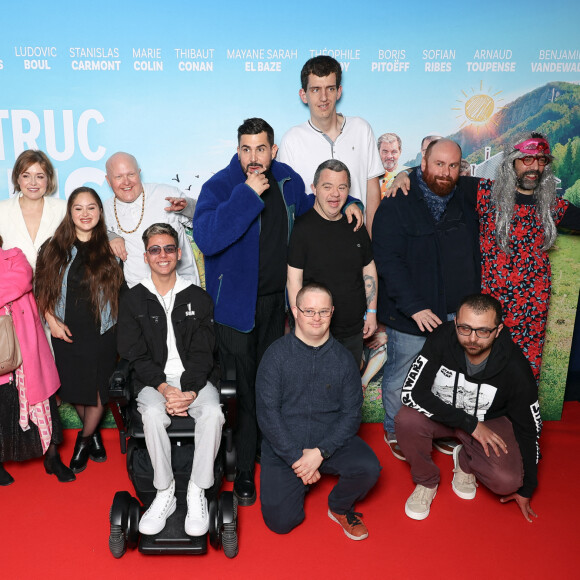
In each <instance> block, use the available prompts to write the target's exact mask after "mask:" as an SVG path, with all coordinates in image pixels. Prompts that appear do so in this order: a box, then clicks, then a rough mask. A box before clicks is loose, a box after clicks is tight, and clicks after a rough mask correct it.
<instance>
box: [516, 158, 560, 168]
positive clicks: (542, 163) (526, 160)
mask: <svg viewBox="0 0 580 580" xmlns="http://www.w3.org/2000/svg"><path fill="white" fill-rule="evenodd" d="M520 161H521V162H522V163H523V164H524V165H525V166H526V167H529V166H530V165H531V164H532V163H533V162H534V161H537V162H538V165H539V166H540V167H544V166H545V165H548V164H549V163H550V162H551V161H552V160H551V159H550V158H549V157H546V156H545V155H537V156H536V155H526V156H525V157H520Z"/></svg>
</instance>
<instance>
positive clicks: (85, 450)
mask: <svg viewBox="0 0 580 580" xmlns="http://www.w3.org/2000/svg"><path fill="white" fill-rule="evenodd" d="M90 445H91V437H83V432H82V431H79V432H78V435H77V440H76V443H75V449H74V451H73V456H72V459H71V460H70V468H71V469H72V470H73V473H80V472H81V471H84V469H85V468H86V466H87V463H88V462H89V448H90Z"/></svg>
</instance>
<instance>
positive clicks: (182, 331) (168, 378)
mask: <svg viewBox="0 0 580 580" xmlns="http://www.w3.org/2000/svg"><path fill="white" fill-rule="evenodd" d="M143 242H144V244H145V254H144V259H145V262H146V263H147V264H148V265H149V269H150V275H149V276H147V277H146V278H144V279H143V280H141V282H140V283H139V284H137V285H136V286H134V287H133V288H131V289H130V290H128V291H126V292H125V293H123V295H122V297H121V301H120V305H119V324H118V326H117V328H118V330H117V337H118V338H117V340H118V349H119V354H120V356H121V357H122V358H125V359H127V360H128V361H129V362H130V363H131V365H132V368H133V388H134V390H135V396H136V397H137V407H138V410H139V412H140V413H141V416H142V421H143V431H144V434H145V444H146V446H147V451H148V452H149V456H150V458H151V463H152V465H153V473H154V478H153V485H154V486H155V489H156V490H157V494H156V496H155V500H154V501H153V503H152V504H151V506H150V507H149V509H148V510H147V511H146V512H145V514H144V515H143V517H142V518H141V521H140V522H139V531H140V532H141V533H142V534H147V535H154V534H158V533H159V532H160V531H161V530H162V529H163V528H164V527H165V523H166V521H167V518H168V517H169V516H170V515H171V514H172V513H173V512H174V511H175V508H176V497H175V479H174V475H173V470H172V466H171V447H170V442H169V436H168V434H167V431H166V430H167V428H168V427H169V425H170V424H171V418H170V416H174V415H175V416H187V415H188V414H189V415H190V416H191V417H193V419H195V450H196V451H195V455H194V457H193V468H192V471H191V478H190V481H189V485H188V488H187V516H186V518H185V532H186V533H187V534H188V535H190V536H201V535H203V534H205V533H206V532H207V531H208V527H209V514H208V508H207V500H206V497H205V490H206V489H208V488H209V487H211V486H212V484H213V482H214V461H215V458H216V455H217V453H218V450H219V446H220V441H221V431H222V425H223V423H224V416H223V413H222V410H221V407H220V398H219V393H218V390H217V389H216V387H215V385H217V381H218V378H219V377H218V375H219V369H218V366H217V364H216V357H215V356H214V355H215V348H216V344H215V334H214V325H213V303H212V300H211V298H210V296H209V294H207V293H206V292H205V291H204V290H202V289H201V288H199V287H198V286H195V285H194V284H193V283H191V282H188V281H187V280H185V279H184V278H182V277H181V276H179V275H178V274H177V272H176V269H177V263H178V261H179V260H180V258H181V250H180V249H179V242H178V234H177V232H176V231H175V229H174V228H173V227H172V226H170V225H168V224H163V223H157V224H153V225H152V226H150V227H149V228H147V230H145V232H144V233H143ZM169 321H170V322H171V323H169Z"/></svg>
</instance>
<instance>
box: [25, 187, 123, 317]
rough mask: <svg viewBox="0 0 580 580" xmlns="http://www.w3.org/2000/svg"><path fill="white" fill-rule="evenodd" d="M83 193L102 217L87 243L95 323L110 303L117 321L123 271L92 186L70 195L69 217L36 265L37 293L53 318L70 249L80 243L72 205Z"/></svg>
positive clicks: (86, 277)
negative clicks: (114, 251)
mask: <svg viewBox="0 0 580 580" xmlns="http://www.w3.org/2000/svg"><path fill="white" fill-rule="evenodd" d="M81 193H89V194H90V195H91V196H92V197H93V198H94V200H95V202H96V203H97V205H98V206H99V209H100V210H101V217H100V219H99V221H98V223H97V225H96V226H95V227H94V228H93V230H92V232H91V237H90V239H89V241H88V242H86V249H87V263H86V268H85V274H84V278H83V283H84V284H86V286H87V287H88V288H89V293H90V297H91V306H92V310H93V313H94V315H95V320H96V321H99V320H100V312H101V309H102V308H103V307H104V306H105V305H106V304H107V303H109V304H110V307H111V315H112V316H113V318H116V317H117V312H118V306H119V289H120V288H121V284H122V283H123V272H122V270H121V267H120V266H119V264H118V262H117V260H116V258H115V256H114V255H113V252H112V251H111V249H110V247H109V240H108V237H107V229H106V227H105V219H104V216H103V203H102V201H101V198H100V197H99V196H98V194H97V192H96V191H95V190H94V189H92V188H91V187H78V188H77V189H75V190H74V191H73V192H72V193H71V195H70V197H69V198H68V203H67V206H66V216H65V217H64V219H63V220H62V222H61V224H60V225H59V226H58V228H57V229H56V231H55V232H54V236H53V237H52V238H51V239H50V240H49V241H48V242H45V243H44V245H43V246H42V248H41V249H40V253H39V255H38V261H37V263H36V276H35V288H34V294H35V296H36V301H37V303H38V308H39V310H40V312H41V313H42V314H44V313H45V312H49V313H50V314H53V315H54V309H55V306H56V302H57V300H58V298H59V296H60V294H61V292H62V279H63V276H64V271H65V269H66V265H67V264H68V263H69V262H70V261H71V257H72V256H71V250H72V247H73V245H74V243H75V242H76V241H77V234H76V229H75V224H74V222H73V220H72V216H71V214H72V206H73V204H74V203H75V200H76V198H77V197H78V196H79V194H81Z"/></svg>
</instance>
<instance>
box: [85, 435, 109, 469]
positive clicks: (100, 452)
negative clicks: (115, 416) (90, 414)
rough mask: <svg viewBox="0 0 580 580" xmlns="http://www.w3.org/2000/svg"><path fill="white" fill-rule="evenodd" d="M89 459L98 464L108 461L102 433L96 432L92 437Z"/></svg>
mask: <svg viewBox="0 0 580 580" xmlns="http://www.w3.org/2000/svg"><path fill="white" fill-rule="evenodd" d="M89 458H90V459H92V460H93V461H96V462H97V463H102V462H103V461H107V452H106V451H105V446H104V445H103V439H102V437H101V432H100V431H95V432H94V433H93V434H92V435H91V444H90V445H89Z"/></svg>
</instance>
